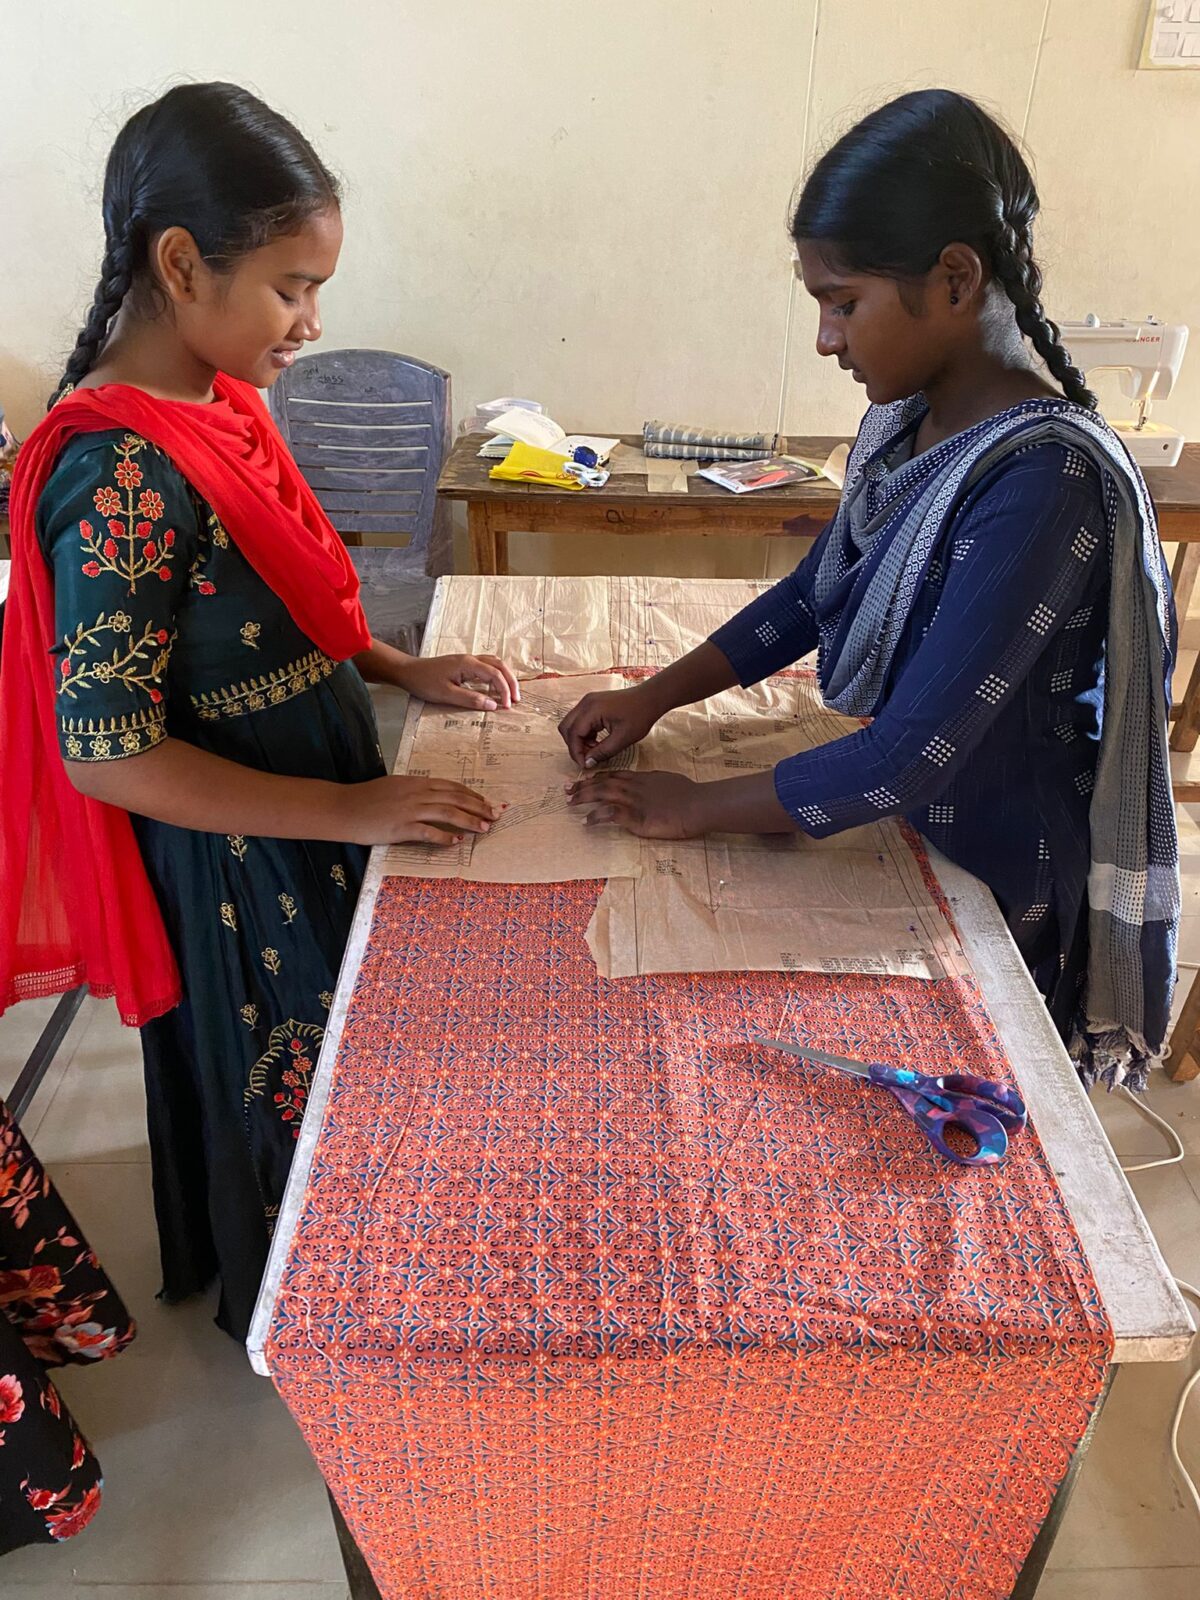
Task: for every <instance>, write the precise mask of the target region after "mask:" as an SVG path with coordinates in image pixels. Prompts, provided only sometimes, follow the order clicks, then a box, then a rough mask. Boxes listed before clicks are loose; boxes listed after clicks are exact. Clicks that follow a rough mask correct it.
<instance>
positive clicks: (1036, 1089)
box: [248, 578, 1193, 1600]
mask: <svg viewBox="0 0 1200 1600" xmlns="http://www.w3.org/2000/svg"><path fill="white" fill-rule="evenodd" d="M454 581H455V580H454V579H453V578H450V579H445V578H443V579H441V580H440V582H439V585H438V592H437V595H436V597H435V600H434V604H433V611H432V613H431V617H430V626H429V629H428V630H427V633H426V640H427V645H426V648H427V649H428V648H429V645H430V644H431V643H435V642H436V634H437V628H436V623H437V617H438V612H439V610H440V607H441V605H442V603H443V601H444V597H445V593H446V586H447V585H448V584H452V583H453V582H454ZM501 581H503V580H501ZM419 713H420V706H419V705H418V704H414V705H412V706H410V709H409V714H408V717H407V720H406V724H405V730H404V735H403V738H402V741H401V745H400V752H399V756H398V758H397V762H396V770H397V771H403V770H404V769H405V766H406V763H407V761H408V758H409V752H410V750H411V748H412V744H413V739H414V737H415V732H416V721H417V717H418V716H419ZM385 855H386V852H385V851H384V850H383V849H376V850H374V851H373V852H372V855H371V860H370V863H369V865H368V868H367V874H366V879H365V882H364V884H363V888H362V892H361V895H360V898H359V903H358V908H357V912H356V915H355V921H354V925H353V928H352V931H351V935H350V940H349V944H348V947H347V951H346V955H345V958H344V961H343V963H342V969H341V973H340V976H339V980H338V987H337V993H336V995H335V997H334V1002H333V1005H332V1007H331V1010H330V1015H329V1026H328V1030H327V1032H326V1037H325V1042H324V1046H323V1048H322V1051H321V1057H320V1061H319V1063H318V1067H317V1071H316V1074H315V1076H314V1080H313V1084H312V1090H311V1096H310V1103H309V1109H308V1113H307V1115H306V1117H305V1120H304V1124H303V1126H302V1128H301V1131H300V1138H299V1142H298V1144H297V1146H296V1156H295V1161H294V1164H293V1167H292V1172H291V1177H290V1179H289V1183H288V1188H287V1193H286V1195H285V1197H284V1202H283V1206H282V1208H281V1211H280V1215H279V1221H278V1224H277V1227H276V1231H275V1236H274V1242H273V1245H272V1250H271V1256H270V1261H269V1263H268V1267H267V1271H266V1275H265V1277H264V1280H263V1286H262V1291H261V1294H260V1297H259V1302H258V1308H257V1311H256V1314H255V1318H254V1322H253V1326H252V1328H251V1331H250V1337H249V1341H248V1353H249V1356H250V1360H251V1363H252V1364H253V1366H254V1367H255V1369H256V1371H258V1372H260V1373H263V1374H266V1373H267V1371H268V1367H267V1359H266V1347H267V1343H268V1338H269V1336H270V1333H271V1329H272V1323H273V1319H274V1316H275V1306H276V1297H277V1295H278V1293H279V1290H280V1284H281V1280H282V1278H283V1274H284V1269H285V1266H286V1264H287V1261H288V1257H289V1254H290V1252H291V1248H292V1244H293V1238H294V1234H295V1230H296V1227H297V1223H298V1221H299V1219H300V1216H301V1213H302V1210H303V1207H304V1201H305V1195H306V1191H307V1187H308V1182H309V1176H310V1173H311V1172H312V1171H313V1166H314V1158H315V1157H317V1154H318V1146H319V1144H320V1140H321V1134H322V1121H323V1118H324V1115H325V1110H326V1105H327V1102H328V1100H329V1096H330V1091H331V1087H332V1083H333V1075H334V1064H335V1060H336V1057H337V1053H338V1048H339V1044H340V1040H341V1035H342V1030H343V1028H344V1027H345V1025H346V1020H347V1014H348V1011H349V1009H350V1007H351V1001H352V996H353V994H354V990H355V985H356V982H357V980H358V977H359V969H360V965H361V963H362V960H363V956H364V952H365V948H366V941H367V936H368V932H369V929H370V926H371V921H372V913H373V910H374V907H375V903H376V899H377V896H378V895H379V893H380V887H381V884H382V883H383V881H384V877H385V873H386V861H385ZM933 865H934V868H935V871H936V873H937V876H938V878H939V880H940V882H941V884H942V886H943V888H944V889H945V892H946V895H947V897H948V900H949V902H950V905H951V907H952V910H953V914H954V918H955V921H956V924H957V926H958V929H959V931H960V935H961V938H962V941H963V944H964V947H965V949H966V952H967V955H968V957H969V959H970V961H971V965H972V969H973V972H974V975H975V978H976V981H977V982H978V985H979V988H980V990H981V992H982V994H983V997H984V999H985V1001H986V1003H987V1006H988V1009H989V1012H990V1015H991V1018H992V1021H993V1023H994V1025H995V1027H996V1029H997V1032H998V1034H999V1036H1000V1038H1001V1040H1002V1042H1003V1045H1004V1048H1005V1051H1006V1053H1007V1056H1008V1060H1009V1062H1010V1064H1011V1067H1012V1070H1013V1073H1014V1075H1015V1077H1016V1079H1017V1081H1018V1082H1019V1084H1020V1086H1021V1091H1022V1093H1023V1095H1024V1096H1025V1098H1026V1101H1027V1103H1028V1105H1029V1108H1030V1113H1031V1116H1032V1117H1033V1119H1034V1122H1035V1124H1036V1126H1037V1129H1038V1133H1039V1136H1040V1139H1041V1142H1042V1145H1043V1147H1044V1149H1045V1151H1046V1154H1047V1156H1048V1158H1049V1160H1050V1162H1051V1164H1052V1166H1053V1168H1054V1171H1055V1174H1056V1177H1057V1181H1058V1184H1059V1187H1060V1189H1061V1191H1062V1194H1063V1197H1064V1199H1065V1200H1066V1202H1067V1205H1068V1207H1069V1209H1070V1212H1071V1215H1072V1218H1073V1220H1074V1223H1075V1227H1076V1230H1077V1232H1078V1235H1079V1238H1080V1241H1081V1243H1082V1245H1083V1247H1084V1250H1085V1251H1086V1253H1087V1256H1088V1259H1089V1261H1090V1263H1091V1267H1092V1271H1093V1275H1094V1277H1095V1280H1096V1284H1097V1287H1098V1289H1099V1291H1100V1294H1101V1296H1102V1298H1103V1301H1104V1304H1105V1307H1106V1309H1107V1312H1108V1315H1109V1319H1110V1322H1111V1325H1112V1329H1113V1333H1114V1336H1115V1342H1114V1349H1113V1355H1112V1367H1111V1368H1110V1372H1112V1371H1115V1370H1116V1367H1117V1366H1118V1365H1120V1364H1122V1363H1125V1362H1145V1361H1155V1362H1158V1361H1177V1360H1179V1359H1180V1358H1181V1357H1182V1356H1183V1355H1184V1354H1185V1353H1186V1352H1187V1350H1188V1348H1189V1345H1190V1341H1191V1337H1192V1331H1193V1330H1192V1324H1191V1318H1190V1316H1189V1313H1188V1310H1187V1308H1186V1306H1185V1304H1184V1302H1183V1301H1182V1299H1181V1297H1180V1295H1179V1293H1178V1291H1177V1289H1176V1288H1175V1285H1174V1283H1173V1282H1172V1280H1171V1276H1170V1273H1169V1272H1168V1270H1167V1268H1166V1266H1165V1264H1164V1262H1163V1260H1162V1257H1161V1255H1160V1253H1159V1250H1158V1246H1157V1244H1156V1243H1155V1240H1154V1238H1153V1235H1152V1234H1151V1232H1150V1230H1149V1228H1148V1226H1147V1224H1146V1221H1145V1219H1144V1218H1143V1216H1142V1214H1141V1211H1140V1210H1139V1209H1138V1205H1137V1201H1136V1200H1135V1198H1134V1196H1133V1194H1132V1193H1131V1191H1130V1189H1129V1185H1128V1183H1127V1182H1126V1180H1125V1178H1124V1176H1123V1175H1122V1173H1121V1170H1120V1166H1119V1164H1118V1162H1117V1158H1116V1156H1115V1155H1114V1153H1113V1151H1112V1149H1111V1147H1110V1145H1109V1143H1108V1140H1107V1138H1106V1137H1105V1134H1104V1132H1103V1129H1102V1128H1101V1126H1100V1124H1099V1122H1098V1120H1097V1118H1096V1115H1095V1113H1094V1112H1093V1110H1092V1107H1091V1105H1090V1103H1089V1101H1088V1099H1087V1096H1086V1095H1085V1094H1084V1092H1083V1090H1082V1088H1081V1087H1080V1084H1079V1080H1078V1078H1077V1077H1076V1075H1075V1071H1074V1069H1073V1067H1072V1066H1071V1064H1070V1062H1069V1061H1068V1059H1067V1055H1066V1052H1065V1051H1064V1049H1063V1047H1062V1045H1061V1043H1060V1041H1059V1039H1058V1037H1057V1035H1056V1034H1055V1032H1054V1028H1053V1025H1052V1024H1051V1021H1050V1017H1049V1014H1048V1013H1047V1011H1046V1008H1045V1006H1044V1004H1043V1003H1042V1000H1041V998H1040V996H1039V995H1038V993H1037V991H1036V989H1035V988H1034V985H1033V982H1032V980H1031V978H1030V976H1029V972H1028V970H1027V968H1026V967H1025V965H1024V963H1023V962H1022V960H1021V958H1020V955H1019V954H1018V952H1017V949H1016V946H1015V945H1014V944H1013V942H1012V938H1011V936H1010V934H1009V932H1008V929H1007V927H1006V926H1005V924H1004V922H1003V920H1002V918H1001V917H1000V914H999V911H998V910H997V908H996V905H995V902H994V901H993V899H992V897H991V895H990V894H989V893H988V891H987V890H986V889H985V888H984V887H983V886H982V885H981V884H980V883H979V882H978V881H977V880H975V879H973V878H971V877H970V876H969V875H968V874H966V873H964V872H962V871H961V870H959V869H958V868H956V867H954V866H952V865H951V864H950V863H949V862H947V861H945V860H944V859H942V858H940V857H936V856H935V857H934V860H933ZM324 1154H325V1159H326V1160H328V1159H329V1152H328V1151H326V1152H325V1153H324ZM337 1225H338V1219H337V1218H333V1217H331V1219H330V1229H331V1232H330V1240H331V1242H332V1240H333V1238H334V1234H335V1233H336V1227H337ZM1096 1415H1097V1416H1098V1415H1099V1407H1097V1411H1096ZM1090 1433H1091V1430H1090V1429H1089V1434H1088V1437H1090ZM1086 1444H1087V1438H1086V1437H1085V1440H1084V1442H1083V1444H1081V1446H1080V1448H1079V1450H1078V1451H1077V1453H1076V1458H1075V1461H1074V1462H1073V1464H1072V1469H1071V1471H1070V1472H1069V1473H1068V1477H1067V1479H1066V1480H1065V1482H1064V1484H1063V1487H1062V1488H1061V1489H1060V1491H1059V1496H1058V1498H1057V1499H1056V1501H1055V1504H1054V1506H1053V1507H1052V1509H1051V1513H1050V1516H1049V1517H1048V1519H1047V1523H1046V1525H1045V1527H1044V1529H1043V1533H1042V1535H1041V1536H1039V1538H1038V1540H1037V1542H1036V1544H1035V1545H1034V1548H1033V1551H1032V1552H1031V1554H1030V1557H1029V1560H1028V1562H1027V1563H1026V1568H1025V1570H1024V1572H1023V1573H1022V1576H1021V1580H1020V1582H1019V1584H1018V1586H1017V1588H1016V1589H1015V1590H1014V1591H1013V1593H1014V1596H1015V1597H1021V1600H1031V1597H1032V1596H1033V1594H1034V1591H1035V1589H1036V1587H1037V1583H1038V1579H1039V1577H1040V1575H1041V1571H1042V1568H1043V1566H1044V1564H1045V1560H1046V1557H1047V1555H1048V1552H1049V1547H1050V1544H1051V1542H1052V1539H1053V1534H1054V1531H1055V1529H1056V1527H1057V1523H1058V1521H1059V1520H1060V1519H1061V1514H1062V1511H1063V1509H1064V1508H1065V1503H1066V1499H1067V1497H1068V1496H1069V1493H1070V1489H1071V1486H1072V1484H1073V1481H1074V1476H1075V1473H1076V1471H1077V1468H1078V1463H1079V1458H1080V1457H1081V1456H1082V1454H1083V1450H1084V1448H1085V1447H1086ZM338 1520H339V1537H340V1539H341V1542H342V1546H343V1551H344V1553H345V1556H346V1561H347V1570H348V1574H349V1576H350V1579H351V1594H352V1596H354V1597H355V1600H360V1597H361V1600H367V1597H374V1596H375V1595H377V1594H378V1591H377V1590H376V1589H375V1587H374V1585H373V1583H372V1582H371V1579H370V1576H369V1574H368V1573H366V1571H365V1568H364V1567H363V1565H362V1563H361V1559H360V1558H358V1557H357V1553H356V1551H355V1550H354V1546H353V1541H352V1539H351V1538H350V1536H349V1534H348V1533H347V1531H346V1529H345V1528H344V1526H341V1525H340V1519H338Z"/></svg>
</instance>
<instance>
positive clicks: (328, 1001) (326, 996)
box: [317, 989, 333, 1011]
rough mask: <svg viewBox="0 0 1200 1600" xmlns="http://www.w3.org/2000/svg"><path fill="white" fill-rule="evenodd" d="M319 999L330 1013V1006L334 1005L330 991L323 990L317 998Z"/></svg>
mask: <svg viewBox="0 0 1200 1600" xmlns="http://www.w3.org/2000/svg"><path fill="white" fill-rule="evenodd" d="M317 999H318V1000H319V1001H320V1002H321V1004H322V1005H323V1006H324V1007H325V1009H326V1011H328V1010H329V1008H330V1006H331V1005H332V1004H333V996H332V995H331V994H330V992H329V990H328V989H322V990H321V992H320V994H319V995H318V996H317Z"/></svg>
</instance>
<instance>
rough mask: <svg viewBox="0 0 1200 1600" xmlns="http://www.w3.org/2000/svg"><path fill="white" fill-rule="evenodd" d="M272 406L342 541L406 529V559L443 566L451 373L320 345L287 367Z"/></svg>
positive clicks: (385, 354) (425, 566) (434, 568)
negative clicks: (441, 496)
mask: <svg viewBox="0 0 1200 1600" xmlns="http://www.w3.org/2000/svg"><path fill="white" fill-rule="evenodd" d="M269 404H270V408H271V414H272V416H273V417H274V418H275V421H276V422H277V424H278V425H279V431H280V432H281V433H282V434H283V437H284V439H285V440H286V441H287V444H288V447H289V449H290V450H291V452H292V454H293V456H295V458H296V463H297V465H298V466H299V468H300V470H301V472H302V473H303V474H304V476H305V478H306V479H307V480H308V482H309V483H310V484H311V486H312V488H313V490H314V491H315V493H316V496H317V499H318V500H319V501H320V502H321V504H322V506H323V507H324V508H325V512H326V514H327V515H328V517H329V520H330V521H331V522H332V523H333V525H334V527H335V528H336V529H337V531H338V532H339V533H340V534H341V535H342V537H343V538H344V539H346V538H347V536H351V537H350V539H349V540H348V542H354V543H357V542H358V537H361V535H363V534H407V535H408V545H407V548H406V550H405V565H408V564H409V562H410V561H411V565H412V566H413V567H419V568H420V569H422V570H426V571H431V572H439V573H440V572H444V571H448V570H449V566H450V561H449V556H450V532H449V519H448V517H447V516H446V514H445V512H444V510H442V511H441V512H440V513H439V508H438V504H437V495H436V493H435V490H436V485H437V478H438V473H439V472H440V471H441V467H442V462H443V460H444V459H445V455H446V451H447V449H448V448H449V444H450V374H449V373H448V372H443V371H442V370H441V369H440V368H439V367H431V366H430V365H429V364H428V363H427V362H424V361H417V360H415V359H414V358H413V357H412V356H401V355H396V354H394V353H393V352H392V351H390V350H324V351H320V352H318V353H317V354H315V355H311V356H301V357H300V358H299V359H298V360H297V361H296V362H295V363H294V364H293V365H292V366H291V367H289V368H288V370H287V371H286V372H284V373H283V374H282V376H281V377H280V378H279V380H278V381H277V382H276V383H275V385H274V387H273V388H272V389H271V390H270V391H269ZM356 536H357V537H356Z"/></svg>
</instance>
